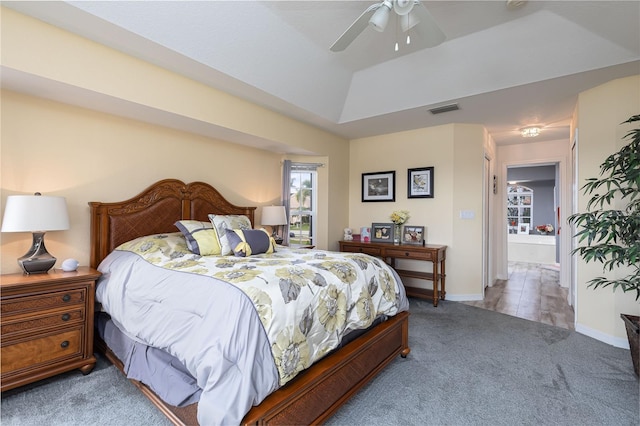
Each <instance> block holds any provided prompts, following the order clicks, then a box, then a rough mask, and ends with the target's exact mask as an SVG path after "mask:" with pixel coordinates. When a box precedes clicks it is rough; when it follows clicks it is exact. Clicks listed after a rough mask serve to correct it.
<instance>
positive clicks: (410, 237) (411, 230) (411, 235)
mask: <svg viewBox="0 0 640 426" xmlns="http://www.w3.org/2000/svg"><path fill="white" fill-rule="evenodd" d="M400 240H401V241H402V244H414V245H419V246H421V245H423V244H424V226H414V225H405V226H404V227H403V228H402V238H401V239H400Z"/></svg>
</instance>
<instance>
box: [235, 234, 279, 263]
mask: <svg viewBox="0 0 640 426" xmlns="http://www.w3.org/2000/svg"><path fill="white" fill-rule="evenodd" d="M227 240H228V242H229V245H230V246H231V250H232V251H233V254H235V255H236V256H239V257H246V256H251V255H252V254H260V253H273V252H274V251H275V250H274V246H275V241H273V238H272V237H271V236H270V235H269V233H268V232H267V231H265V230H264V229H246V230H242V229H227Z"/></svg>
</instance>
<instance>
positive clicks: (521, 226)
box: [518, 222, 529, 234]
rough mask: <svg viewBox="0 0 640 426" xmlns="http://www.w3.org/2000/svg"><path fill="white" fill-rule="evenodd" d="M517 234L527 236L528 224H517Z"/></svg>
mask: <svg viewBox="0 0 640 426" xmlns="http://www.w3.org/2000/svg"><path fill="white" fill-rule="evenodd" d="M518 234H529V224H528V223H523V222H519V223H518Z"/></svg>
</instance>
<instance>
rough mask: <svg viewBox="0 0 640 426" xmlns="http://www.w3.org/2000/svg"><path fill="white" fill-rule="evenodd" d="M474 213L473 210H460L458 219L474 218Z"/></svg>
mask: <svg viewBox="0 0 640 426" xmlns="http://www.w3.org/2000/svg"><path fill="white" fill-rule="evenodd" d="M475 218H476V213H475V212H474V211H473V210H460V219H475Z"/></svg>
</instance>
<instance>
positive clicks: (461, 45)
mask: <svg viewBox="0 0 640 426" xmlns="http://www.w3.org/2000/svg"><path fill="white" fill-rule="evenodd" d="M375 3H376V2H374V1H157V2H156V1H115V2H114V1H108V2H107V1H105V2H94V1H77V2H76V1H70V2H6V1H3V3H2V4H3V5H4V6H7V7H10V8H13V9H15V10H17V11H19V12H21V13H25V14H27V15H31V16H33V17H35V18H38V19H41V20H43V21H46V22H48V23H51V24H54V25H56V26H59V27H61V28H64V29H67V30H69V31H72V32H74V33H77V34H79V35H81V36H83V37H86V38H89V39H92V40H95V41H98V42H100V43H103V44H105V45H107V46H110V47H113V48H116V49H118V50H121V51H123V52H125V53H128V54H130V55H133V56H135V57H138V58H141V59H144V60H146V61H149V62H151V63H154V64H157V65H160V66H162V67H164V68H167V69H169V70H172V71H174V72H177V73H180V74H183V75H185V76H188V77H190V78H192V79H195V80H198V81H200V82H203V83H205V84H208V85H210V86H213V87H216V88H219V89H222V90H225V91H227V92H229V93H232V94H234V95H237V96H239V97H242V98H244V99H248V100H251V101H253V102H255V103H257V104H259V105H263V106H266V107H268V108H271V109H273V110H275V111H279V112H282V113H283V114H286V115H288V116H291V117H293V118H296V119H299V120H301V121H304V122H306V123H310V124H313V125H315V126H318V127H321V128H323V129H326V130H328V131H331V132H333V133H336V134H338V135H342V136H344V137H345V138H348V139H353V138H359V137H366V136H372V135H377V134H385V133H391V132H397V131H402V130H409V129H416V128H421V127H428V126H433V125H439V124H446V123H452V122H458V123H478V124H482V125H484V126H485V127H486V128H487V129H488V131H489V132H490V134H491V135H492V137H493V138H494V140H495V141H496V143H497V144H498V145H502V144H513V143H522V142H523V139H522V137H521V136H520V132H519V130H520V129H521V128H523V127H526V126H529V125H537V126H540V127H541V128H542V131H541V135H540V136H538V137H537V138H535V140H536V141H538V140H560V139H568V138H569V120H570V117H571V115H572V113H573V109H574V106H575V103H576V100H577V94H578V93H580V92H582V91H584V90H587V89H589V88H591V87H594V86H597V85H599V84H602V83H604V82H606V81H609V80H612V79H614V78H619V77H624V76H628V75H635V74H640V2H638V1H628V2H621V1H556V2H550V1H528V2H527V1H511V2H507V1H423V2H422V3H423V5H424V6H425V7H426V8H427V10H428V11H429V12H430V14H431V15H432V17H433V19H434V21H435V22H436V23H437V25H438V26H439V27H440V29H441V30H442V31H443V32H444V34H445V35H446V40H445V41H444V42H443V43H441V44H439V45H438V46H435V47H430V48H429V47H425V45H424V42H422V40H421V39H420V38H419V37H418V36H417V34H413V35H412V33H411V30H410V32H409V35H412V38H411V44H409V45H406V44H405V39H406V34H403V33H402V31H401V29H400V26H399V24H398V18H397V17H396V16H395V15H392V16H391V19H390V21H389V23H388V25H387V28H386V30H385V31H384V32H382V33H381V32H376V31H374V30H373V29H371V28H366V29H365V30H364V31H363V32H362V33H361V34H360V35H359V36H358V37H357V38H356V39H355V41H354V42H353V43H351V45H349V46H348V47H347V48H346V49H345V50H344V51H342V52H337V53H336V52H331V51H330V50H329V47H330V46H331V45H332V44H333V42H335V41H336V39H337V38H338V37H339V36H340V35H341V34H342V33H343V32H344V31H345V30H346V29H347V28H348V27H349V26H350V25H351V23H352V22H353V21H355V20H356V19H357V18H358V17H359V16H360V14H361V13H362V12H363V11H364V10H365V9H366V8H367V7H368V6H370V5H372V4H375ZM396 42H398V44H399V49H398V51H397V52H396V51H395V50H394V45H395V43H396ZM5 85H6V83H5ZM452 103H456V104H457V105H458V107H459V109H458V110H457V111H451V112H447V113H443V114H438V115H434V114H432V113H431V112H430V111H429V110H430V109H432V108H434V107H439V106H443V105H449V104H452Z"/></svg>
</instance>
